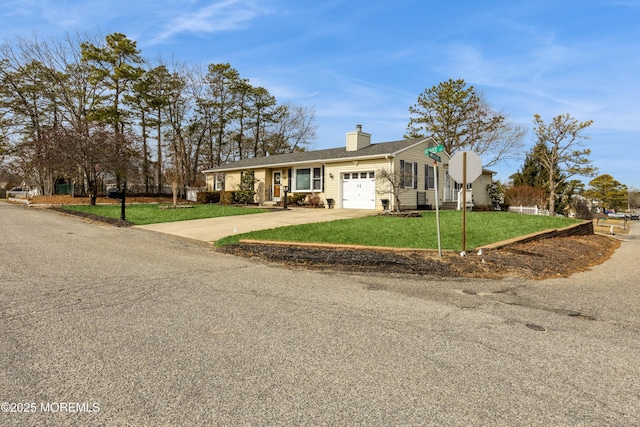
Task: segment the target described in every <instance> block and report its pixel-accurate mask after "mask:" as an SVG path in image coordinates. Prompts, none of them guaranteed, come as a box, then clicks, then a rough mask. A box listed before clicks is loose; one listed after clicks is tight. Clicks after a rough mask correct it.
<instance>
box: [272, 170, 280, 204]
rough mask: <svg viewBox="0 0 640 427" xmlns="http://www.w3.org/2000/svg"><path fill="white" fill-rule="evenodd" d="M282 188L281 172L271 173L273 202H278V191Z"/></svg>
mask: <svg viewBox="0 0 640 427" xmlns="http://www.w3.org/2000/svg"><path fill="white" fill-rule="evenodd" d="M281 187H282V171H273V188H272V192H273V193H272V194H273V201H274V202H279V201H280V191H281Z"/></svg>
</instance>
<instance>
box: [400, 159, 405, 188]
mask: <svg viewBox="0 0 640 427" xmlns="http://www.w3.org/2000/svg"><path fill="white" fill-rule="evenodd" d="M400 188H404V160H400Z"/></svg>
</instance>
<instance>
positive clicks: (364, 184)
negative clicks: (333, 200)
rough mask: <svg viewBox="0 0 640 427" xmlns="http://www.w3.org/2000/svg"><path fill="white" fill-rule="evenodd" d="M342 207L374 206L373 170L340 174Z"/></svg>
mask: <svg viewBox="0 0 640 427" xmlns="http://www.w3.org/2000/svg"><path fill="white" fill-rule="evenodd" d="M342 207H343V208H344V209H375V208H376V175H375V173H374V172H373V171H369V172H347V173H344V174H342Z"/></svg>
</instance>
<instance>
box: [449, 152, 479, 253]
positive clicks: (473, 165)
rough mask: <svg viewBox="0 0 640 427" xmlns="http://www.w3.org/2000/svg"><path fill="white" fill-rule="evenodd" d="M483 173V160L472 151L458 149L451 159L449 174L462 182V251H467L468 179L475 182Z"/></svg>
mask: <svg viewBox="0 0 640 427" xmlns="http://www.w3.org/2000/svg"><path fill="white" fill-rule="evenodd" d="M481 174H482V160H480V157H478V155H477V154H476V153H474V152H472V151H458V152H457V153H456V154H455V155H454V156H453V157H452V158H451V159H450V160H449V175H451V177H452V178H453V179H454V180H455V181H456V182H462V190H461V192H460V194H461V197H462V253H461V255H464V254H465V252H466V251H467V180H469V181H471V182H473V181H475V180H476V178H478V177H479V176H480V175H481Z"/></svg>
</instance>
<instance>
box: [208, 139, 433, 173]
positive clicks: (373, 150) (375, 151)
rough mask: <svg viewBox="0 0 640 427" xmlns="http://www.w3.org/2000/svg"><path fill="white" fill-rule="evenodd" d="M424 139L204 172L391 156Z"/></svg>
mask: <svg viewBox="0 0 640 427" xmlns="http://www.w3.org/2000/svg"><path fill="white" fill-rule="evenodd" d="M424 139H425V138H419V139H402V140H398V141H390V142H381V143H377V144H371V145H369V146H367V147H364V148H361V149H359V150H357V151H347V149H346V147H341V148H329V149H325V150H315V151H301V152H296V153H287V154H277V155H274V156H266V157H252V158H248V159H242V160H238V161H237V162H233V163H228V164H226V165H221V166H218V167H215V168H211V169H207V170H205V171H204V172H215V171H224V170H237V169H249V168H256V167H261V166H271V165H283V164H294V163H306V162H313V161H323V160H338V159H350V158H357V157H372V156H373V157H375V156H380V157H382V156H384V155H386V154H393V153H396V152H398V151H400V150H403V149H405V148H407V147H410V146H411V145H413V144H416V143H418V142H420V141H423V140H424Z"/></svg>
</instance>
